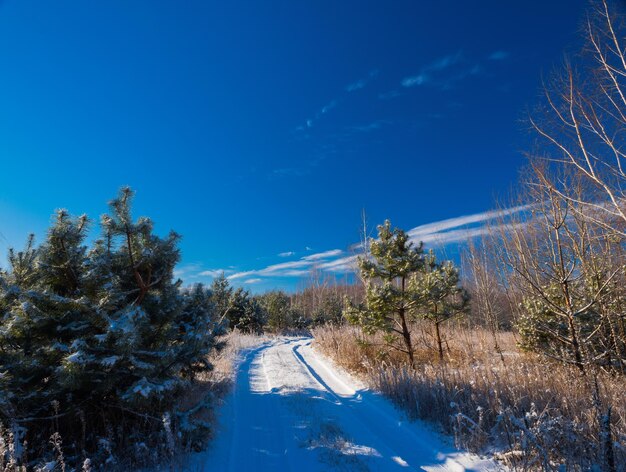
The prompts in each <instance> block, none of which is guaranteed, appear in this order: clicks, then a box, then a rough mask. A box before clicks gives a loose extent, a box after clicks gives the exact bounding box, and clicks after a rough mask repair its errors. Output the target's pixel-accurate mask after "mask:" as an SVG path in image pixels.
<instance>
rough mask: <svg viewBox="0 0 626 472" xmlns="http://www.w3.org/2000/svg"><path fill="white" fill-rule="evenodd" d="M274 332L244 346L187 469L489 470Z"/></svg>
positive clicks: (490, 465)
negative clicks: (215, 425) (212, 423)
mask: <svg viewBox="0 0 626 472" xmlns="http://www.w3.org/2000/svg"><path fill="white" fill-rule="evenodd" d="M311 342H312V339H311V338H286V337H283V338H277V339H276V340H274V341H272V342H270V343H266V344H264V345H262V346H260V347H258V348H256V349H254V350H251V351H249V352H248V354H247V356H246V357H245V358H244V359H243V361H242V363H241V365H240V367H239V372H238V375H237V378H236V383H235V387H234V391H233V393H232V394H231V395H230V396H229V397H228V398H227V401H226V403H225V404H224V406H223V407H222V409H221V412H220V427H219V430H218V431H216V439H215V441H214V443H213V444H212V445H211V447H210V449H209V450H208V451H206V452H204V453H199V454H196V455H194V456H192V457H190V458H189V460H188V461H187V463H186V465H185V467H186V468H185V469H184V470H188V471H196V470H203V471H225V472H226V471H229V472H236V471H252V470H254V471H259V472H264V471H297V472H307V471H311V472H313V471H334V470H343V471H382V472H386V471H409V470H425V471H427V472H435V471H495V470H501V468H500V467H499V466H498V465H497V464H496V463H495V462H493V461H491V460H486V459H481V458H480V457H478V456H476V455H473V454H470V453H467V452H463V451H458V450H456V449H454V448H453V447H452V446H450V441H449V438H445V437H443V436H441V435H439V434H438V433H436V432H435V431H433V429H432V428H430V427H429V426H427V425H425V424H423V423H420V422H408V421H407V420H406V419H405V418H404V416H403V415H402V414H401V413H399V412H398V411H397V410H395V409H394V407H393V406H392V405H391V404H390V403H389V402H388V401H387V400H386V399H385V398H383V397H381V396H380V395H378V394H376V393H374V392H371V391H369V390H367V389H366V388H363V386H362V385H359V383H358V382H355V381H354V380H353V379H352V378H351V377H350V376H349V375H347V374H346V373H345V372H343V371H341V369H338V368H337V367H336V366H334V365H333V364H332V362H330V361H329V360H328V359H326V358H324V357H323V356H322V355H321V354H319V353H317V352H316V351H315V350H313V348H312V347H311Z"/></svg>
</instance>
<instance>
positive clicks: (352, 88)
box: [346, 69, 378, 92]
mask: <svg viewBox="0 0 626 472" xmlns="http://www.w3.org/2000/svg"><path fill="white" fill-rule="evenodd" d="M377 75H378V70H376V69H374V70H371V71H369V73H368V74H367V76H365V77H363V78H361V79H359V80H357V81H356V82H352V83H351V84H348V85H347V86H346V92H356V91H357V90H361V89H363V88H365V87H366V86H367V84H368V83H369V82H370V81H371V80H372V79H374V78H375V77H376V76H377Z"/></svg>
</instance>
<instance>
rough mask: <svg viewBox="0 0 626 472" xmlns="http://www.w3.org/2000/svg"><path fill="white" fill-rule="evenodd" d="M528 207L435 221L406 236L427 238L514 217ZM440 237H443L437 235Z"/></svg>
mask: <svg viewBox="0 0 626 472" xmlns="http://www.w3.org/2000/svg"><path fill="white" fill-rule="evenodd" d="M529 208H530V205H521V206H517V207H513V208H507V209H504V210H492V211H486V212H483V213H475V214H473V215H465V216H459V217H457V218H450V219H447V220H441V221H435V222H433V223H427V224H424V225H420V226H417V227H415V228H413V229H410V230H409V231H407V234H408V235H409V237H411V238H412V239H419V238H427V237H431V236H434V235H437V234H439V233H442V232H444V231H446V230H449V229H453V228H458V227H460V226H467V225H471V224H476V223H484V222H486V221H490V220H495V219H496V218H500V217H502V216H509V215H514V214H516V213H520V212H522V211H525V210H528V209H529ZM439 235H440V236H442V235H443V233H442V234H439Z"/></svg>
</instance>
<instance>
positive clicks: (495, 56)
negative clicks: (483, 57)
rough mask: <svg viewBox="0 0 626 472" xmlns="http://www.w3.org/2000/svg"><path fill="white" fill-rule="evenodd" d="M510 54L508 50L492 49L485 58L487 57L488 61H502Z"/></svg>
mask: <svg viewBox="0 0 626 472" xmlns="http://www.w3.org/2000/svg"><path fill="white" fill-rule="evenodd" d="M510 55H511V53H510V52H508V51H501V50H500V51H494V52H492V53H491V54H489V56H487V59H489V60H490V61H503V60H505V59H508V58H509V56H510Z"/></svg>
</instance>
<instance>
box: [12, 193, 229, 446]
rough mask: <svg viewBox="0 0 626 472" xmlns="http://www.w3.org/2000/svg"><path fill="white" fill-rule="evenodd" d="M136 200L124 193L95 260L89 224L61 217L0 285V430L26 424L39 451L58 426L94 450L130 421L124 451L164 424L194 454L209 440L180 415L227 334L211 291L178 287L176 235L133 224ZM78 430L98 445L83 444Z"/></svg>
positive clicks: (68, 438)
mask: <svg viewBox="0 0 626 472" xmlns="http://www.w3.org/2000/svg"><path fill="white" fill-rule="evenodd" d="M132 196H133V194H132V192H131V191H130V190H129V189H122V191H121V192H120V195H119V197H118V198H117V199H115V200H113V201H112V202H111V204H110V205H111V214H110V215H105V216H103V217H102V230H103V234H102V238H101V239H99V240H98V241H96V242H95V243H94V244H93V246H92V248H91V249H88V248H87V246H86V245H85V239H86V236H87V230H88V226H89V225H88V220H87V218H86V217H84V216H82V217H79V218H72V217H70V216H69V214H68V213H67V212H66V211H64V210H60V211H58V212H57V216H56V219H55V221H54V223H53V225H52V227H51V229H50V231H49V232H48V236H47V238H46V241H45V242H44V244H42V245H41V246H40V247H38V248H35V246H34V242H33V238H32V237H31V238H30V239H29V241H28V244H27V246H26V249H25V250H24V251H22V252H18V253H15V252H14V251H10V253H9V262H10V270H8V271H7V272H4V273H1V274H0V310H1V311H0V346H2V348H1V349H0V372H3V375H0V421H3V422H7V421H18V422H20V424H22V425H23V426H25V427H26V428H28V429H29V434H31V438H30V439H31V441H30V443H31V444H37V443H39V442H41V443H45V441H41V438H42V437H43V438H47V437H48V436H49V435H50V434H51V432H52V430H51V428H52V427H53V426H54V429H55V431H58V432H60V433H61V435H62V436H63V437H64V440H65V442H66V444H67V443H72V444H77V447H78V442H81V444H80V448H81V449H84V450H89V449H90V448H92V449H94V448H96V447H97V444H98V439H99V437H102V436H103V435H104V434H105V432H106V430H107V429H108V430H109V433H106V434H108V435H110V431H111V424H109V425H107V422H111V423H117V422H119V420H118V421H117V422H116V421H114V420H115V418H118V419H119V418H120V415H122V414H123V416H124V421H123V422H122V423H120V424H115V427H116V429H115V431H117V433H118V436H117V438H118V439H119V440H120V441H126V440H128V438H131V437H132V438H135V439H137V440H141V441H147V442H150V441H157V440H158V438H159V437H160V436H159V435H160V433H158V431H160V430H161V428H162V425H161V417H165V416H167V418H169V419H168V422H170V423H172V422H173V423H174V424H176V425H178V426H179V430H180V431H181V433H183V434H181V438H182V439H188V440H192V438H193V441H194V444H198V437H199V436H198V433H199V432H201V431H205V430H206V425H205V424H203V423H202V422H201V421H197V420H196V419H195V418H194V415H192V414H190V412H189V411H187V412H184V411H178V410H177V407H176V405H177V402H178V399H179V398H180V397H181V395H182V394H183V393H184V392H185V389H186V388H187V387H188V386H189V383H190V382H191V381H192V380H193V377H194V375H195V374H196V373H198V372H201V371H204V370H207V369H209V368H210V365H209V364H208V362H207V360H206V359H207V354H208V353H209V352H210V351H211V350H212V349H215V348H219V346H220V344H219V342H218V341H217V338H216V337H217V336H218V335H219V334H221V330H222V326H221V324H220V323H219V319H218V317H216V316H215V311H214V305H213V304H212V303H211V297H210V294H209V293H208V292H207V291H206V289H204V288H203V287H201V286H199V287H194V288H192V289H190V290H186V291H185V290H182V289H181V286H180V284H181V282H180V281H179V280H175V279H174V277H173V270H174V267H175V265H176V263H177V262H178V261H179V259H180V254H179V250H178V247H177V245H178V240H179V236H178V235H177V234H175V233H170V234H169V235H168V236H167V237H165V238H161V237H159V236H157V235H155V234H154V233H153V225H152V222H151V221H150V220H149V219H147V218H139V219H138V220H137V221H134V220H133V219H132V215H131V200H132ZM203 404H206V402H203ZM200 406H201V405H198V408H199V407H200ZM192 410H193V411H194V412H195V411H198V409H197V408H196V409H192ZM129 415H130V417H128V416H129ZM148 418H152V420H147V419H148ZM51 419H53V421H51ZM151 421H152V422H151ZM155 422H156V423H155ZM80 424H82V425H85V424H89V425H90V426H92V430H91V434H87V435H86V437H83V438H81V437H80V436H81V434H80V433H79V432H80V431H81V430H82V427H81V426H80ZM132 430H136V431H135V432H134V433H132V434H131V432H132ZM141 432H143V434H144V436H141V435H140V434H141ZM155 432H156V433H155ZM72 441H73V442H72Z"/></svg>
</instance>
